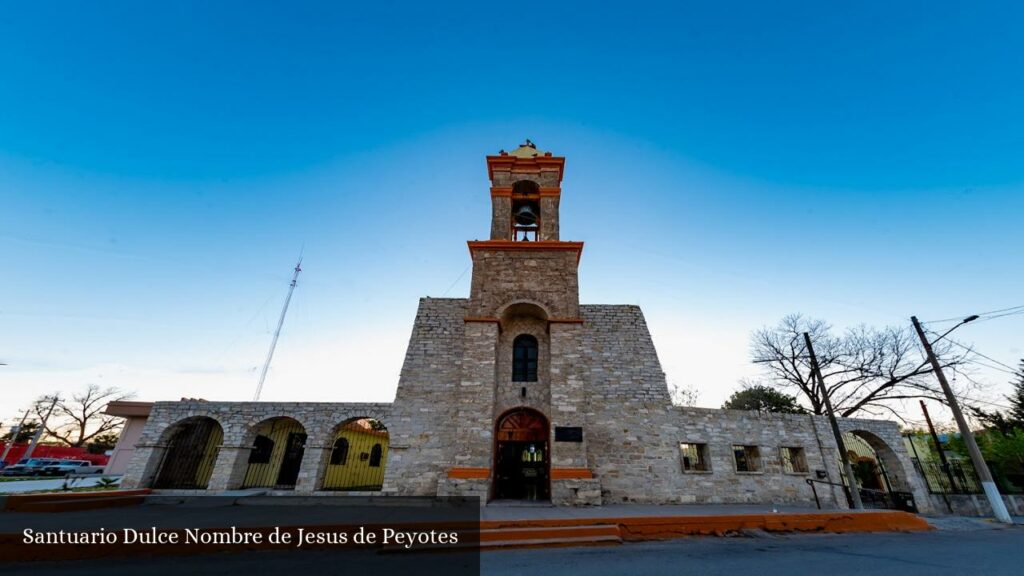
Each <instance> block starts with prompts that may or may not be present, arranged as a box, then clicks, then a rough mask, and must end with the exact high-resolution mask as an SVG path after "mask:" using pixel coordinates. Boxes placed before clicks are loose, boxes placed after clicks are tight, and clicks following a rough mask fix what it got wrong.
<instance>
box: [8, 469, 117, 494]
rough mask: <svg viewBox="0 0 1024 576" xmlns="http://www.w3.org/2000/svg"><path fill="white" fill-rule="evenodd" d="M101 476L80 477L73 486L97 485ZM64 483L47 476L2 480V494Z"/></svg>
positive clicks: (28, 490) (61, 480) (49, 487)
mask: <svg viewBox="0 0 1024 576" xmlns="http://www.w3.org/2000/svg"><path fill="white" fill-rule="evenodd" d="M100 478H104V476H103V475H101V474H97V475H96V476H92V477H89V478H80V479H78V480H77V481H75V483H74V484H73V486H74V487H75V488H84V487H87V486H95V485H96V484H97V483H99V481H100ZM107 478H115V479H118V480H120V477H119V476H107ZM62 484H64V479H63V478H45V479H40V480H15V481H12V482H0V494H19V493H21V492H34V491H36V490H56V489H57V488H60V487H61V485H62Z"/></svg>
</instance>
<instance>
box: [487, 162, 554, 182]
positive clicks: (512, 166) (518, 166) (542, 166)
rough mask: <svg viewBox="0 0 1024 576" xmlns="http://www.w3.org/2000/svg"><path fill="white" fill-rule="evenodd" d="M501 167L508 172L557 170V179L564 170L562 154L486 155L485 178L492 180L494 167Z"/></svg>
mask: <svg viewBox="0 0 1024 576" xmlns="http://www.w3.org/2000/svg"><path fill="white" fill-rule="evenodd" d="M496 167H501V168H502V169H505V170H508V171H510V172H537V171H557V172H558V181H559V182H561V181H562V174H563V172H564V170H565V157H564V156H534V157H532V158H519V157H518V156H488V157H487V178H488V179H489V180H492V181H493V180H494V169H495V168H496Z"/></svg>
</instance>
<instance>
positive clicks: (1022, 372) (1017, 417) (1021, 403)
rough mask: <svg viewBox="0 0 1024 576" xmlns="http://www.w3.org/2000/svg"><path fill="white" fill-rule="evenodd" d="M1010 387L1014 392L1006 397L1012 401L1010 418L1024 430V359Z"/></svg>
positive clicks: (1018, 366)
mask: <svg viewBox="0 0 1024 576" xmlns="http://www.w3.org/2000/svg"><path fill="white" fill-rule="evenodd" d="M1010 385H1011V386H1013V392H1012V393H1011V394H1010V395H1009V396H1007V397H1006V399H1007V400H1009V401H1010V414H1009V418H1010V419H1012V420H1014V421H1015V422H1017V423H1018V426H1020V427H1021V428H1024V358H1021V360H1020V364H1018V365H1017V374H1016V375H1015V377H1014V379H1013V380H1011V381H1010Z"/></svg>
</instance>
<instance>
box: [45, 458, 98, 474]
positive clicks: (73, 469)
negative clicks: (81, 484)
mask: <svg viewBox="0 0 1024 576" xmlns="http://www.w3.org/2000/svg"><path fill="white" fill-rule="evenodd" d="M102 473H103V466H97V465H95V464H93V463H92V462H89V461H88V460H60V461H59V462H58V463H57V464H53V465H50V466H46V467H44V468H43V469H42V470H41V471H40V472H39V475H40V476H67V475H68V474H102Z"/></svg>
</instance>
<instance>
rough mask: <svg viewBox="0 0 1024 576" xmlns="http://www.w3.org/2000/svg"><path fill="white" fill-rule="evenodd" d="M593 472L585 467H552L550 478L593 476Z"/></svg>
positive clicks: (566, 478) (568, 478)
mask: <svg viewBox="0 0 1024 576" xmlns="http://www.w3.org/2000/svg"><path fill="white" fill-rule="evenodd" d="M593 477H594V474H593V473H592V472H591V471H590V470H589V469H587V468H552V469H551V479H552V480H573V479H581V478H593Z"/></svg>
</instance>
